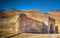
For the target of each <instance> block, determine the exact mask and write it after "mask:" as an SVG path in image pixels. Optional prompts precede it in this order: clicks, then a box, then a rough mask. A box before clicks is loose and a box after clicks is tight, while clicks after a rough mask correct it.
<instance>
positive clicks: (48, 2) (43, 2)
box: [0, 0, 60, 12]
mask: <svg viewBox="0 0 60 38" xmlns="http://www.w3.org/2000/svg"><path fill="white" fill-rule="evenodd" d="M12 8H16V9H18V10H38V11H42V12H49V11H51V10H60V0H0V9H2V10H8V9H12Z"/></svg>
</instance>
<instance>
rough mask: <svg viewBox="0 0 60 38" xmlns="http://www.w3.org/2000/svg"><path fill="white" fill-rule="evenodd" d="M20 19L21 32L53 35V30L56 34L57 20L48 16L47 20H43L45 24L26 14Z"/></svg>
mask: <svg viewBox="0 0 60 38" xmlns="http://www.w3.org/2000/svg"><path fill="white" fill-rule="evenodd" d="M19 18H20V27H19V29H20V30H19V31H20V32H29V33H32V32H33V33H51V31H52V30H53V33H55V25H54V24H55V20H54V19H52V18H50V17H48V16H46V18H45V17H44V18H43V20H45V21H43V22H40V21H37V20H34V19H31V18H28V17H27V15H26V14H20V16H19ZM51 25H52V27H51ZM50 27H51V28H50Z"/></svg>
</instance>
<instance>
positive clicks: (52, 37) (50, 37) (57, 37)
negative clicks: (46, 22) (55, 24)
mask: <svg viewBox="0 0 60 38" xmlns="http://www.w3.org/2000/svg"><path fill="white" fill-rule="evenodd" d="M24 38H60V34H38V35H34V36H30V37H24Z"/></svg>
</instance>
